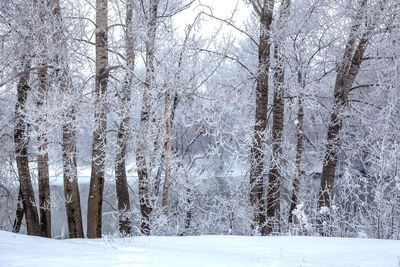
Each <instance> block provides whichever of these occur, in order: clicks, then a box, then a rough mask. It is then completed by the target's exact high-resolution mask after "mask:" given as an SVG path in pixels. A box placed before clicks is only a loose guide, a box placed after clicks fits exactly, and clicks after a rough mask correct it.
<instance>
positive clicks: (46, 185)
mask: <svg viewBox="0 0 400 267" xmlns="http://www.w3.org/2000/svg"><path fill="white" fill-rule="evenodd" d="M33 2H34V6H35V9H37V11H38V14H39V18H38V21H36V23H37V24H38V25H44V24H45V23H50V22H48V21H46V12H47V9H49V6H50V3H49V2H48V1H44V2H42V1H39V2H38V1H37V0H34V1H33ZM45 34H46V33H42V31H41V32H40V33H39V42H40V43H41V44H42V46H41V47H39V49H40V53H39V54H38V55H39V57H40V58H39V67H38V78H39V88H38V91H37V101H36V107H37V109H38V111H39V112H41V108H42V107H43V104H44V101H45V98H46V91H47V84H46V83H47V65H48V64H49V58H48V56H47V48H46V45H45V43H46V42H45V41H44V40H45V39H46V36H45ZM36 123H37V125H36V130H37V131H38V132H39V136H38V144H39V147H38V155H37V166H38V185H39V211H40V231H41V236H42V237H49V238H50V237H51V206H50V179H49V156H48V152H47V137H46V133H45V130H43V128H44V127H42V125H44V123H45V118H44V117H40V118H39V119H38V120H37V122H36Z"/></svg>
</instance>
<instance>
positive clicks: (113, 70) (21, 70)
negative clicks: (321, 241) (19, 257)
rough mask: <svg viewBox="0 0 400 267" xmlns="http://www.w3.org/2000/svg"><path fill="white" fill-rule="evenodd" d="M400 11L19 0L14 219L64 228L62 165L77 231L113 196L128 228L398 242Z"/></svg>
mask: <svg viewBox="0 0 400 267" xmlns="http://www.w3.org/2000/svg"><path fill="white" fill-rule="evenodd" d="M83 2H84V3H83ZM232 2H234V1H232ZM240 9H246V10H248V11H249V12H248V17H247V18H246V19H245V20H244V22H243V23H242V22H240V20H238V18H237V17H238V13H240V14H242V12H239V11H240ZM196 12H197V13H196ZM182 14H184V15H185V16H186V19H185V20H184V21H186V22H185V23H186V24H185V25H182V23H179V21H181V20H182V16H183V15H182ZM188 14H190V16H191V17H190V18H189V19H187V17H188ZM399 14H400V3H399V2H398V1H397V0H356V1H353V0H334V1H332V0H330V1H328V0H262V1H260V0H247V1H237V2H236V7H235V8H234V9H233V10H232V12H231V14H229V16H226V17H221V16H218V15H216V14H214V13H213V12H212V6H204V5H202V3H201V1H195V0H186V1H185V0H172V1H171V0H170V1H164V0H96V1H62V0H14V1H8V0H5V1H2V2H1V3H0V57H1V63H0V90H1V92H0V93H1V99H0V101H1V102H2V105H1V108H0V110H1V111H0V112H1V118H0V123H1V127H2V128H1V130H0V131H1V134H2V135H1V139H0V143H1V151H2V153H1V154H2V156H1V158H2V163H1V165H2V169H3V170H2V171H0V174H1V177H0V179H1V180H0V190H1V192H2V195H1V196H0V201H1V202H0V204H1V205H2V206H3V207H0V212H1V213H2V216H3V218H5V219H4V220H3V221H2V225H0V227H2V228H1V229H9V228H8V226H7V225H11V227H12V229H13V231H16V232H18V231H19V230H20V228H21V224H22V223H23V218H25V222H26V230H27V233H28V234H29V235H37V236H44V237H51V236H52V229H51V227H52V223H51V211H52V210H54V208H56V207H55V206H56V205H55V201H54V199H52V197H51V192H50V184H51V183H50V181H51V178H50V173H51V170H58V172H59V173H60V174H61V173H62V176H63V186H64V200H63V204H62V206H63V208H64V207H65V209H66V217H67V218H66V220H67V222H68V236H69V237H70V238H81V237H84V223H83V219H82V216H85V215H87V229H86V231H85V232H86V236H87V237H88V238H98V237H101V236H102V228H103V225H102V224H103V203H104V202H105V201H106V199H111V202H113V201H115V200H117V201H116V208H115V209H116V210H115V214H116V217H115V220H116V221H117V225H118V228H119V232H120V233H121V234H123V235H131V234H144V235H150V234H174V235H188V234H230V233H235V234H261V235H270V234H278V233H293V234H309V235H312V234H320V235H329V236H360V235H362V236H364V235H366V236H370V237H378V238H392V239H398V238H399V235H400V178H399V174H398V165H397V160H398V158H399V152H400V151H399V149H398V147H399V145H398V144H399V141H400V138H399V137H400V134H399V129H398V128H399V126H398V125H399V122H400V117H399V116H400V112H399V111H400V103H399V100H400V97H399V96H400V94H399V93H400V91H399V89H400V44H399V43H400V18H399V17H400V16H399ZM210 23H211V24H210ZM204 25H208V26H209V28H208V30H206V31H205V30H204V28H203V26H204ZM210 25H213V26H212V27H210ZM205 32H207V33H205ZM133 163H134V164H133ZM79 165H82V166H84V167H85V166H90V168H91V174H90V185H89V193H88V196H87V199H88V201H87V214H82V210H81V197H82V195H81V194H80V191H79V187H80V184H79V183H78V176H79V175H78V167H79ZM132 176H134V179H132V178H131V177H132ZM34 178H35V179H34ZM36 178H37V179H36ZM36 181H37V182H36ZM109 181H112V183H113V184H115V196H114V195H110V196H107V195H106V196H105V185H107V183H108V182H109ZM315 181H317V182H318V183H319V184H318V185H317V186H315ZM319 181H320V182H319ZM36 186H37V188H38V189H37V190H36V189H34V188H35V187H36ZM36 192H37V193H38V194H37V196H36V197H35V194H36ZM84 197H86V196H84ZM7 218H8V219H7ZM10 218H12V219H10ZM53 226H54V225H53Z"/></svg>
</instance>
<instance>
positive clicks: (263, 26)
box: [250, 0, 274, 235]
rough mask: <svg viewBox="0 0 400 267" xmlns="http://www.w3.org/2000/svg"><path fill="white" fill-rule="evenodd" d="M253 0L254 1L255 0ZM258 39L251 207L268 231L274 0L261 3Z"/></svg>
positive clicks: (256, 221) (258, 225)
mask: <svg viewBox="0 0 400 267" xmlns="http://www.w3.org/2000/svg"><path fill="white" fill-rule="evenodd" d="M254 2H255V1H254ZM260 8H261V9H262V10H261V13H260V42H259V46H258V77H257V85H256V113H255V126H254V140H253V145H252V147H251V160H250V164H251V166H250V202H251V204H252V206H253V208H254V212H255V214H254V225H253V227H254V228H259V231H260V233H261V234H262V235H266V234H267V229H266V225H265V207H264V205H265V203H264V175H263V170H264V151H263V149H264V143H265V135H266V131H267V120H268V119H267V111H268V88H269V86H268V81H269V68H270V63H271V60H270V47H271V44H270V28H271V23H272V13H273V8H274V1H273V0H270V1H268V2H267V1H264V5H263V7H260Z"/></svg>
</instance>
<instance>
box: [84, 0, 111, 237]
mask: <svg viewBox="0 0 400 267" xmlns="http://www.w3.org/2000/svg"><path fill="white" fill-rule="evenodd" d="M107 20H108V1H107V0H96V82H95V83H96V85H95V87H96V88H95V89H96V90H95V93H96V100H95V115H94V116H95V129H94V132H93V150H92V171H91V176H90V188H89V197H88V214H87V237H88V238H96V237H97V238H100V237H101V227H102V205H103V190H104V174H105V159H106V150H105V146H106V130H107V99H106V98H107V83H108V70H107V65H108V36H107V35H108V21H107Z"/></svg>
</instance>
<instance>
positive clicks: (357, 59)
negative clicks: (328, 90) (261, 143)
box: [318, 0, 369, 233]
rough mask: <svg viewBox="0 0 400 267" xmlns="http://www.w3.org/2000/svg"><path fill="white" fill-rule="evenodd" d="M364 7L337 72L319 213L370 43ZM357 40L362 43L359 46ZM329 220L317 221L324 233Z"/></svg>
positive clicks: (329, 194)
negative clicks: (363, 21) (364, 28)
mask: <svg viewBox="0 0 400 267" xmlns="http://www.w3.org/2000/svg"><path fill="white" fill-rule="evenodd" d="M365 5H366V0H364V1H362V2H361V7H360V9H359V11H358V14H357V16H356V18H355V20H354V25H353V27H352V28H351V32H350V36H349V39H348V41H347V44H346V48H345V52H344V56H343V59H342V63H341V65H340V66H339V68H338V71H337V76H336V83H335V87H334V103H333V112H332V113H331V118H330V123H329V126H328V134H327V140H326V149H325V156H324V165H323V168H322V177H321V186H320V192H319V200H318V211H320V210H321V208H322V207H327V208H330V204H331V198H332V196H333V185H334V179H335V171H336V165H337V160H338V154H339V146H340V136H339V133H340V130H341V128H342V120H343V119H342V116H341V112H342V110H343V109H344V108H345V107H346V105H347V101H348V94H349V92H350V89H351V88H352V86H353V83H354V81H355V79H356V77H357V74H358V71H359V69H360V66H361V63H362V58H363V56H364V53H365V50H366V48H367V44H368V40H369V39H368V38H369V36H368V34H369V33H368V31H366V32H365V33H363V34H360V33H359V31H360V26H361V19H362V16H363V10H364V7H365ZM357 40H359V41H358V44H357ZM326 216H329V215H327V214H322V218H320V220H319V221H318V226H319V229H320V232H321V233H322V223H323V220H324V218H325V217H326Z"/></svg>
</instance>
